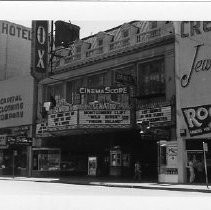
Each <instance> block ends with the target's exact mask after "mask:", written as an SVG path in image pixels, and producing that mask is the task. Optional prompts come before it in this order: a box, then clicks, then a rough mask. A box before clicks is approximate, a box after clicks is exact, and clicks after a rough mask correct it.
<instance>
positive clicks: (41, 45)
mask: <svg viewBox="0 0 211 210" xmlns="http://www.w3.org/2000/svg"><path fill="white" fill-rule="evenodd" d="M47 67H48V21H46V20H38V21H32V75H33V76H35V77H36V78H38V79H39V78H40V77H43V74H45V73H46V72H47Z"/></svg>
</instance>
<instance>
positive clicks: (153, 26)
mask: <svg viewBox="0 0 211 210" xmlns="http://www.w3.org/2000/svg"><path fill="white" fill-rule="evenodd" d="M157 25H158V22H157V21H151V22H150V28H151V29H154V28H157Z"/></svg>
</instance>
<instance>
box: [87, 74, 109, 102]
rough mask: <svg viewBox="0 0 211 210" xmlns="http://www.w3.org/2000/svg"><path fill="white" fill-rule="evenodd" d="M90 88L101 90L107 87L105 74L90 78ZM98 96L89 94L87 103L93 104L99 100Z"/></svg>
mask: <svg viewBox="0 0 211 210" xmlns="http://www.w3.org/2000/svg"><path fill="white" fill-rule="evenodd" d="M87 82H88V84H87V86H88V88H99V87H102V86H104V85H105V74H100V75H94V76H90V77H89V78H88V81H87ZM99 98H100V97H99V95H98V94H89V95H88V96H87V102H88V103H89V102H93V101H98V100H99Z"/></svg>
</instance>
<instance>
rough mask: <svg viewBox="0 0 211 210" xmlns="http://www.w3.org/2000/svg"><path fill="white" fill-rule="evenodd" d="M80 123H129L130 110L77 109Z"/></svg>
mask: <svg viewBox="0 0 211 210" xmlns="http://www.w3.org/2000/svg"><path fill="white" fill-rule="evenodd" d="M79 124H80V125H102V126H103V125H129V124H130V110H79Z"/></svg>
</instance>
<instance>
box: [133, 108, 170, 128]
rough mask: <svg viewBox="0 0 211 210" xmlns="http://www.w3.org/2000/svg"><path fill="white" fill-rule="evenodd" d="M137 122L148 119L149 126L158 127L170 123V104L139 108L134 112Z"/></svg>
mask: <svg viewBox="0 0 211 210" xmlns="http://www.w3.org/2000/svg"><path fill="white" fill-rule="evenodd" d="M136 119H137V123H138V122H140V121H142V122H144V121H148V122H149V125H150V127H159V126H165V125H169V124H170V123H171V106H166V107H156V108H148V109H141V110H139V111H137V112H136Z"/></svg>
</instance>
